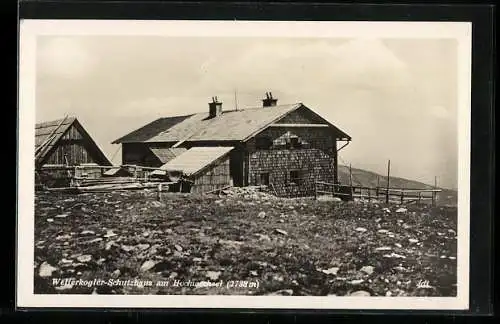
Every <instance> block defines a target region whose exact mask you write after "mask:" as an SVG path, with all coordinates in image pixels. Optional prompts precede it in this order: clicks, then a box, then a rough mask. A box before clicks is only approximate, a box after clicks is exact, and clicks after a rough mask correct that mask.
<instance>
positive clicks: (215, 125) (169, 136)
mask: <svg viewBox="0 0 500 324" xmlns="http://www.w3.org/2000/svg"><path fill="white" fill-rule="evenodd" d="M301 107H304V108H306V109H309V108H307V107H306V106H304V105H303V104H302V103H296V104H289V105H277V106H273V107H265V108H264V107H257V108H247V109H241V110H230V111H223V112H222V114H221V115H220V116H217V117H214V118H208V112H206V113H197V114H192V115H186V116H175V117H166V118H160V119H158V120H155V121H154V122H152V123H150V124H148V125H146V126H144V127H141V128H139V129H138V130H136V131H134V132H132V133H130V134H128V135H125V136H123V137H122V138H120V139H117V140H115V141H114V142H113V144H119V143H137V142H150V143H155V142H162V143H165V142H174V143H175V142H179V141H187V142H202V141H245V140H247V139H249V138H250V137H252V136H254V135H255V134H257V133H258V132H260V131H261V130H263V129H264V128H266V127H267V126H268V125H269V124H271V123H273V122H276V121H277V120H279V119H281V118H283V117H284V116H286V115H287V114H289V113H291V112H292V111H295V110H297V109H298V108H301ZM309 110H310V109H309ZM311 111H312V110H311ZM328 124H329V125H330V126H331V127H332V128H333V129H335V131H336V132H338V133H339V136H342V137H343V138H349V136H348V135H347V134H345V133H344V132H342V131H341V130H339V129H338V128H337V127H335V126H333V125H331V124H330V123H328Z"/></svg>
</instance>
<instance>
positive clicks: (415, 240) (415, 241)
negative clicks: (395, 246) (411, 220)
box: [408, 239, 418, 243]
mask: <svg viewBox="0 0 500 324" xmlns="http://www.w3.org/2000/svg"><path fill="white" fill-rule="evenodd" d="M408 242H410V243H418V240H417V239H409V240H408Z"/></svg>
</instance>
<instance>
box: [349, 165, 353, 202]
mask: <svg viewBox="0 0 500 324" xmlns="http://www.w3.org/2000/svg"><path fill="white" fill-rule="evenodd" d="M349 188H350V190H349V192H350V194H351V197H350V198H351V200H353V199H354V198H353V193H354V189H353V188H352V168H351V163H349Z"/></svg>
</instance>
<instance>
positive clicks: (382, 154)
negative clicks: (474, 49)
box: [36, 35, 458, 188]
mask: <svg viewBox="0 0 500 324" xmlns="http://www.w3.org/2000/svg"><path fill="white" fill-rule="evenodd" d="M457 64H458V63H457V42H456V41H455V40H454V39H409V38H405V39H374V38H345V39H344V38H224V37H206V38H197V37H161V36H96V35H92V36H38V37H37V51H36V121H37V122H42V121H48V120H53V119H59V118H63V117H64V116H65V115H72V116H76V117H77V118H78V119H79V120H80V122H81V123H82V124H83V126H84V127H85V128H86V130H87V131H88V132H89V133H90V135H91V136H92V137H93V138H94V140H95V141H96V142H97V143H98V145H99V146H100V147H101V149H102V150H103V151H104V153H105V154H106V155H107V156H108V158H110V159H112V162H113V163H115V164H119V163H120V162H121V161H120V158H121V150H120V149H119V145H114V144H111V142H112V141H113V140H115V139H117V138H119V137H121V136H123V135H125V134H127V133H129V132H131V131H132V130H135V129H137V128H139V127H141V126H143V125H145V124H146V123H149V122H151V121H153V120H154V119H157V118H159V117H165V116H173V115H185V114H189V113H196V112H205V111H208V102H209V101H210V100H211V97H212V96H217V97H218V98H219V100H220V101H222V102H223V109H234V108H235V105H236V104H237V105H238V108H244V107H257V106H260V105H261V104H262V102H261V99H262V98H263V97H264V96H265V92H267V91H271V92H272V93H273V96H274V97H277V98H278V104H280V103H282V104H287V103H296V102H302V103H304V104H305V105H306V106H308V107H310V108H311V109H313V110H314V111H316V112H318V113H319V114H321V115H322V116H323V117H325V118H326V119H327V120H328V121H330V122H331V123H333V124H335V125H336V126H338V127H339V128H340V129H342V130H343V131H344V132H346V133H348V134H349V135H350V136H351V137H352V142H351V143H350V144H349V145H348V146H347V147H345V148H344V149H342V150H341V151H340V152H339V154H340V162H341V163H343V164H349V163H351V164H352V166H353V167H356V168H361V169H366V170H370V171H374V172H378V173H382V174H385V173H386V172H387V171H386V170H387V161H388V160H389V159H390V160H391V175H393V176H399V177H405V178H409V179H414V180H417V181H422V182H425V183H429V184H433V183H434V177H435V176H436V177H437V179H438V185H439V186H441V187H445V188H457V172H458V170H457V165H458V155H457V151H458V143H457V131H458V129H457V96H458V93H457V87H458V83H457ZM235 99H236V100H235Z"/></svg>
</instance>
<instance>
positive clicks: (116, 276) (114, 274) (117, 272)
mask: <svg viewBox="0 0 500 324" xmlns="http://www.w3.org/2000/svg"><path fill="white" fill-rule="evenodd" d="M121 274H122V272H121V271H120V269H116V270H115V271H113V272H112V273H111V275H112V276H113V277H115V278H118V277H119V276H120V275H121Z"/></svg>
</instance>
